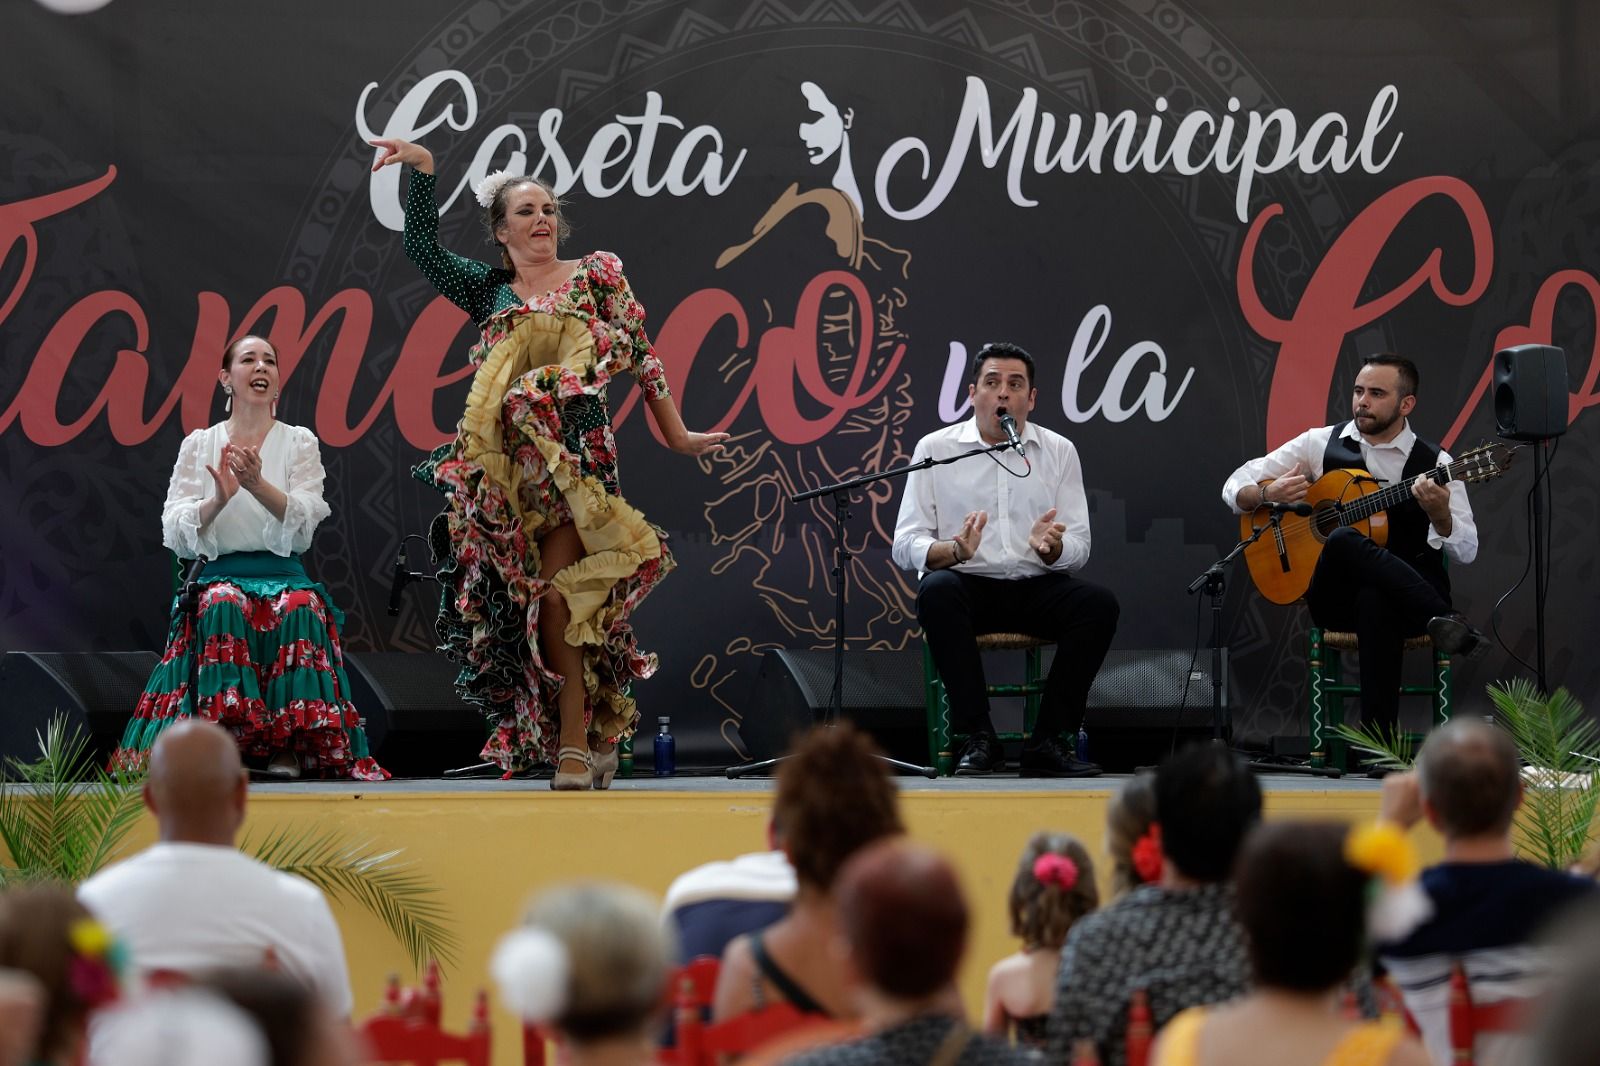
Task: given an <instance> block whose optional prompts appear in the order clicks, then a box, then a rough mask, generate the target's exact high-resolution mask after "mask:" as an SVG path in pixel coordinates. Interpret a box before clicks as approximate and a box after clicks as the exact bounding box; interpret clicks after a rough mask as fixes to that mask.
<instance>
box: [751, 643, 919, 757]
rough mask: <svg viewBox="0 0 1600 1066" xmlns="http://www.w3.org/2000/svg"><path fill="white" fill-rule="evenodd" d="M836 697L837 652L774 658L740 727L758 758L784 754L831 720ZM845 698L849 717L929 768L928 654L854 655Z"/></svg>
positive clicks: (770, 655) (849, 658) (765, 660)
mask: <svg viewBox="0 0 1600 1066" xmlns="http://www.w3.org/2000/svg"><path fill="white" fill-rule="evenodd" d="M832 696H833V652H832V651H831V650H826V649H824V650H810V649H807V650H803V651H800V650H789V649H777V650H774V651H769V652H767V654H766V655H764V656H762V659H761V667H760V669H759V670H758V671H757V672H756V681H755V689H754V691H753V692H752V693H751V696H750V699H749V701H748V702H747V703H746V704H745V708H744V716H743V718H741V719H740V721H739V738H740V739H741V740H742V741H744V746H745V750H746V751H747V752H748V753H749V755H750V758H751V759H752V760H761V759H771V758H774V757H776V756H779V755H782V754H783V753H784V752H785V751H787V750H788V749H789V745H790V742H791V741H793V739H794V738H795V736H796V735H798V734H800V733H804V732H805V731H806V730H808V729H810V728H811V727H812V726H814V725H817V724H819V723H820V722H822V721H823V720H824V717H825V716H826V715H827V712H828V706H829V704H830V702H831V700H832ZM843 697H844V698H843V704H844V718H845V719H847V720H848V721H850V722H852V723H854V724H855V725H856V726H857V727H859V728H861V729H863V730H865V731H866V732H868V733H871V734H872V737H873V739H874V740H876V741H877V742H878V746H879V747H881V748H883V749H884V751H886V752H887V753H889V754H890V755H893V756H895V757H896V758H899V759H904V760H905V761H906V762H912V763H916V764H917V765H919V766H921V765H924V764H926V763H927V761H928V741H927V716H926V715H925V714H924V712H923V701H922V649H921V648H920V647H917V648H912V649H910V650H908V651H846V652H845V656H844V693H843Z"/></svg>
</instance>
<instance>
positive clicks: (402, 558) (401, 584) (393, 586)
mask: <svg viewBox="0 0 1600 1066" xmlns="http://www.w3.org/2000/svg"><path fill="white" fill-rule="evenodd" d="M410 580H411V573H410V571H408V570H407V569H406V549H405V546H404V545H401V547H400V551H399V553H398V554H397V555H396V556H395V557H394V576H393V577H391V578H390V579H389V613H390V614H399V613H400V594H401V593H403V592H404V591H405V590H406V582H408V581H410Z"/></svg>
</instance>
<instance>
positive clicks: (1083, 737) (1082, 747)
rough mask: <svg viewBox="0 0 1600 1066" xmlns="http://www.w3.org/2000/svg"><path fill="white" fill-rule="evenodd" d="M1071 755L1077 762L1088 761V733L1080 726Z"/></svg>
mask: <svg viewBox="0 0 1600 1066" xmlns="http://www.w3.org/2000/svg"><path fill="white" fill-rule="evenodd" d="M1073 754H1074V755H1076V756H1077V758H1078V761H1079V762H1088V761H1089V731H1088V730H1087V729H1085V728H1083V726H1082V725H1079V726H1078V743H1077V745H1076V746H1075V749H1074V751H1073Z"/></svg>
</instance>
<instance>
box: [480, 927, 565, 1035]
mask: <svg viewBox="0 0 1600 1066" xmlns="http://www.w3.org/2000/svg"><path fill="white" fill-rule="evenodd" d="M489 972H490V973H491V974H492V975H493V976H494V979H495V983H496V984H497V985H498V986H499V987H500V1000H501V1002H502V1003H504V1004H505V1005H506V1006H508V1007H510V1008H511V1009H512V1010H513V1011H514V1012H516V1014H517V1016H518V1017H520V1018H523V1019H525V1020H526V1021H530V1022H548V1021H551V1020H552V1019H554V1018H556V1017H557V1016H558V1015H560V1013H561V1011H562V1010H563V1009H564V1008H565V1007H566V1005H567V982H568V981H569V980H570V978H571V974H572V960H571V958H570V957H569V956H568V955H567V946H566V945H565V944H563V943H562V942H561V941H560V940H559V939H557V938H556V936H555V935H554V934H553V933H550V932H549V931H547V930H544V929H537V928H534V927H532V926H524V927H523V928H521V929H516V930H513V931H512V932H510V933H507V934H506V935H505V937H503V938H502V939H501V941H500V944H499V946H498V947H496V948H495V949H494V957H493V958H491V959H490V960H489Z"/></svg>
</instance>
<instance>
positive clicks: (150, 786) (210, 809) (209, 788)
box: [144, 718, 248, 844]
mask: <svg viewBox="0 0 1600 1066" xmlns="http://www.w3.org/2000/svg"><path fill="white" fill-rule="evenodd" d="M247 788H248V783H247V780H246V777H245V772H244V766H243V764H242V763H241V762H240V761H239V745H238V744H237V743H236V742H235V741H234V739H233V736H232V734H230V733H229V732H228V731H227V730H226V729H223V728H222V727H221V726H219V725H217V724H216V723H214V722H208V721H205V720H204V719H200V718H185V719H183V720H182V721H180V722H174V723H173V724H172V725H170V726H168V727H167V728H166V729H165V730H163V731H162V733H161V735H160V736H159V737H157V738H156V742H155V746H154V747H153V748H151V750H150V774H149V777H147V778H146V779H145V784H144V801H145V806H147V807H149V808H150V811H151V813H152V814H154V815H155V816H156V821H157V822H158V823H159V824H160V827H161V839H162V840H165V841H169V842H172V841H179V842H188V843H194V844H232V843H233V839H234V836H235V834H237V833H238V831H239V826H240V825H241V824H242V823H243V822H244V805H245V792H246V789H247Z"/></svg>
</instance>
